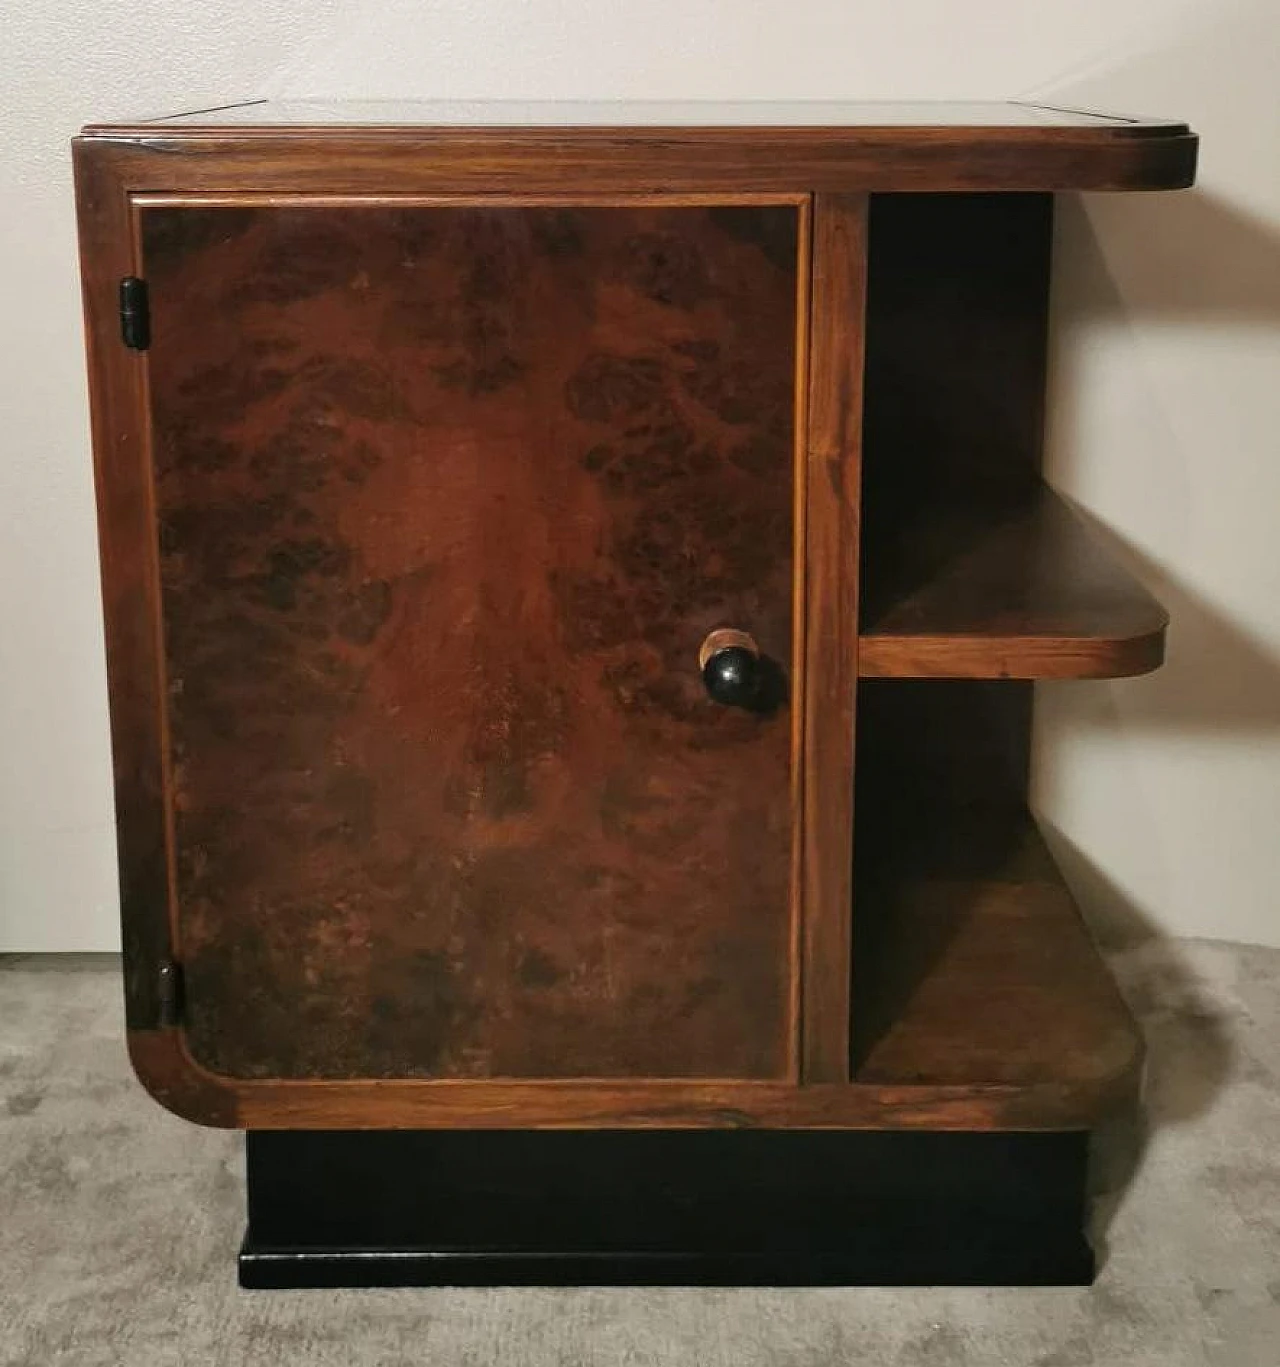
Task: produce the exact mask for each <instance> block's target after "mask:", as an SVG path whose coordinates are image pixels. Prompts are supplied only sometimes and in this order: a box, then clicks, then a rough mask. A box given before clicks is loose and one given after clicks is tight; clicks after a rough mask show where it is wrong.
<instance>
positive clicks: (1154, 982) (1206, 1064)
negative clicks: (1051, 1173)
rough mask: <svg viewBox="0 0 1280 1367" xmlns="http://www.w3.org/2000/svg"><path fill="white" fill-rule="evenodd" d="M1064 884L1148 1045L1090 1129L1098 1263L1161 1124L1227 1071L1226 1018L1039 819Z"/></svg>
mask: <svg viewBox="0 0 1280 1367" xmlns="http://www.w3.org/2000/svg"><path fill="white" fill-rule="evenodd" d="M1041 825H1042V828H1043V829H1044V835H1045V839H1046V840H1047V841H1048V843H1049V846H1050V848H1051V849H1052V851H1053V854H1054V857H1055V858H1056V859H1057V861H1058V863H1059V865H1060V867H1061V868H1062V871H1063V874H1064V875H1065V876H1066V879H1067V881H1068V883H1070V885H1071V887H1072V888H1073V889H1074V890H1075V892H1076V895H1077V896H1078V897H1079V899H1080V901H1081V902H1082V904H1084V905H1086V906H1088V907H1090V908H1091V909H1092V910H1094V911H1095V912H1096V913H1097V919H1098V923H1099V925H1100V926H1102V927H1105V929H1104V930H1103V931H1102V932H1101V933H1100V935H1099V938H1100V939H1101V941H1102V943H1103V945H1104V946H1105V947H1106V949H1107V957H1108V961H1109V962H1110V964H1111V967H1112V970H1113V972H1114V973H1115V975H1116V979H1117V981H1118V983H1119V985H1120V989H1121V991H1122V992H1123V993H1124V996H1125V1000H1126V1001H1127V1002H1128V1003H1129V1008H1130V1010H1132V1012H1133V1014H1134V1016H1135V1017H1136V1018H1137V1021H1138V1024H1139V1026H1140V1027H1141V1029H1142V1033H1143V1036H1144V1038H1145V1039H1146V1043H1147V1059H1146V1068H1145V1070H1144V1077H1143V1088H1142V1095H1141V1097H1137V1098H1135V1099H1134V1101H1133V1103H1132V1104H1131V1105H1129V1106H1127V1107H1125V1108H1124V1109H1123V1110H1121V1111H1119V1112H1118V1113H1116V1114H1115V1115H1113V1116H1111V1117H1110V1118H1109V1119H1108V1120H1107V1122H1106V1123H1105V1125H1103V1126H1102V1127H1101V1128H1100V1129H1099V1130H1098V1131H1097V1132H1096V1133H1095V1135H1094V1141H1093V1145H1094V1152H1093V1163H1092V1164H1091V1168H1090V1192H1091V1196H1092V1198H1093V1211H1092V1221H1091V1225H1092V1228H1091V1231H1090V1232H1091V1235H1092V1239H1093V1243H1094V1247H1095V1249H1096V1250H1097V1252H1098V1257H1099V1262H1100V1263H1102V1262H1105V1259H1106V1249H1107V1234H1108V1231H1109V1230H1110V1229H1111V1226H1112V1223H1113V1221H1114V1220H1115V1218H1116V1216H1117V1214H1118V1213H1119V1211H1120V1209H1121V1208H1122V1206H1123V1204H1124V1199H1125V1196H1126V1194H1127V1192H1128V1190H1129V1187H1130V1185H1131V1184H1132V1182H1133V1179H1134V1178H1135V1177H1136V1175H1137V1173H1138V1170H1139V1168H1140V1167H1141V1166H1142V1160H1143V1157H1144V1155H1145V1154H1146V1150H1147V1146H1148V1145H1149V1143H1150V1141H1151V1136H1152V1135H1153V1134H1154V1133H1155V1131H1156V1130H1158V1129H1161V1128H1163V1127H1165V1126H1174V1125H1182V1124H1186V1123H1188V1122H1190V1121H1193V1120H1196V1119H1198V1118H1199V1117H1200V1116H1202V1115H1204V1114H1206V1113H1207V1112H1208V1111H1209V1110H1210V1109H1211V1108H1212V1106H1213V1103H1214V1101H1215V1099H1216V1098H1217V1096H1218V1095H1219V1093H1220V1092H1221V1091H1222V1090H1223V1088H1224V1087H1225V1086H1226V1085H1227V1083H1228V1082H1229V1081H1230V1080H1231V1077H1232V1075H1233V1073H1234V1071H1235V1062H1236V1048H1235V1045H1234V1043H1233V1042H1232V1038H1231V1024H1230V1020H1229V1018H1228V1017H1227V1016H1226V1015H1224V1014H1223V1013H1222V1012H1220V1011H1218V1010H1217V1009H1216V1008H1215V1007H1214V1006H1213V1005H1212V1004H1211V1001H1210V998H1209V996H1208V994H1207V992H1206V990H1205V988H1204V987H1203V986H1202V984H1201V983H1200V981H1199V979H1198V978H1197V976H1196V974H1195V973H1194V972H1193V971H1192V969H1191V967H1190V965H1189V963H1188V961H1187V959H1186V957H1185V955H1184V954H1183V953H1182V952H1181V951H1180V950H1179V948H1178V944H1177V941H1175V940H1170V939H1169V938H1168V937H1167V936H1164V935H1162V934H1160V932H1159V930H1158V928H1157V927H1156V926H1155V925H1153V924H1152V923H1151V922H1150V921H1149V920H1147V919H1146V918H1145V917H1144V916H1142V915H1141V914H1140V913H1138V912H1137V911H1136V910H1135V909H1134V908H1133V906H1132V904H1131V903H1130V902H1129V900H1128V899H1127V898H1126V896H1125V894H1124V893H1123V892H1122V891H1121V890H1120V889H1119V888H1118V887H1117V886H1116V885H1115V884H1114V883H1113V882H1111V880H1110V879H1109V878H1108V877H1107V876H1106V874H1104V873H1103V872H1102V870H1101V869H1099V868H1098V867H1097V865H1096V864H1094V863H1092V862H1091V861H1090V860H1089V859H1088V858H1087V857H1086V856H1085V855H1084V854H1083V853H1082V852H1081V850H1080V849H1079V848H1078V847H1077V846H1076V845H1074V844H1073V843H1072V842H1071V841H1070V840H1068V839H1067V838H1066V837H1065V836H1064V835H1063V834H1062V833H1061V832H1060V831H1058V830H1055V829H1054V827H1053V826H1051V825H1049V824H1048V823H1044V822H1042V823H1041Z"/></svg>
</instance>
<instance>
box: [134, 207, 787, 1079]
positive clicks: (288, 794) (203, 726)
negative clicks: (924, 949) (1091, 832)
mask: <svg viewBox="0 0 1280 1367" xmlns="http://www.w3.org/2000/svg"><path fill="white" fill-rule="evenodd" d="M142 218H143V222H144V243H145V265H146V273H147V276H148V279H149V283H150V290H151V301H152V310H153V334H154V342H153V346H152V350H151V352H150V378H151V392H152V397H153V417H154V432H153V440H154V451H155V466H156V491H157V503H158V508H159V521H160V546H161V579H162V587H163V604H164V627H165V641H166V663H167V672H168V705H169V715H170V729H171V744H172V767H173V805H174V813H175V816H174V820H175V838H176V878H177V891H178V903H179V930H180V939H181V954H182V959H183V964H184V970H185V978H186V993H187V1008H186V1009H187V1022H186V1023H187V1030H188V1037H189V1042H190V1046H191V1049H192V1052H193V1054H194V1056H195V1057H196V1059H197V1060H198V1061H199V1062H200V1063H201V1064H203V1065H204V1066H206V1067H208V1068H211V1069H213V1070H215V1071H216V1072H219V1073H223V1074H229V1075H232V1076H236V1077H243V1078H266V1077H281V1078H304V1077H312V1078H317V1077H319V1078H356V1077H439V1078H483V1077H529V1078H537V1077H584V1076H587V1077H589V1076H597V1077H608V1076H620V1077H626V1076H633V1077H646V1076H651V1077H694V1076H708V1077H751V1078H757V1077H758V1078H767V1077H781V1076H785V1075H786V1074H787V1072H788V1070H789V1068H790V1060H791V1056H792V1054H791V1051H792V1032H793V1022H792V1020H791V1012H790V1009H789V978H790V973H791V964H790V951H789V944H790V919H791V909H790V896H789V893H790V861H791V846H790V841H791V818H790V794H789V788H790V782H791V756H790V735H789V730H790V727H789V717H788V715H787V706H786V704H785V701H784V702H783V703H782V705H781V706H780V707H779V709H778V711H777V712H776V713H775V714H774V715H771V716H762V715H756V714H753V713H749V712H746V711H742V710H737V709H732V708H726V707H720V706H717V705H716V704H714V703H712V702H711V701H710V700H709V699H708V698H707V696H706V693H705V691H704V689H703V687H702V683H701V680H700V677H699V671H698V648H699V645H700V643H701V641H702V639H703V638H704V637H705V635H706V634H707V633H708V632H709V631H711V630H712V629H713V628H716V627H720V626H724V625H733V626H737V627H741V628H742V629H745V630H748V631H750V632H751V633H752V634H753V635H754V636H755V637H756V639H757V641H758V642H759V644H760V647H761V649H762V651H763V652H764V654H765V655H766V656H768V657H770V658H772V659H773V660H776V661H780V662H785V661H788V660H789V659H790V657H791V612H792V608H791V592H792V546H791V540H792V534H791V483H792V473H793V459H794V457H793V444H794V430H793V427H794V424H793V399H794V366H795V337H796V331H797V329H796V317H795V293H796V274H797V270H796V256H797V242H796V235H797V226H796V225H797V218H798V214H797V210H796V208H795V207H794V206H770V207H752V206H737V207H732V208H729V207H726V208H678V209H677V208H667V207H661V208H659V207H653V206H648V207H627V208H622V207H614V208H608V209H559V208H549V207H536V208H535V207H523V208H513V207H507V208H500V207H450V208H426V209H424V208H406V207H388V206H385V205H384V206H370V205H358V204H357V205H352V206H347V207H338V206H333V205H329V206H325V207H288V208H279V207H258V208H243V209H237V208H230V207H228V208H205V209H200V208H150V209H145V210H143V212H142Z"/></svg>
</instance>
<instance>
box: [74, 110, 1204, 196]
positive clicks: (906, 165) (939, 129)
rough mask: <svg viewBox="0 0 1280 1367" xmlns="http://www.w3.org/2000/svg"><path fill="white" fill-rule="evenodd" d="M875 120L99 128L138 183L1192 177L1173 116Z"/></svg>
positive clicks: (745, 185)
mask: <svg viewBox="0 0 1280 1367" xmlns="http://www.w3.org/2000/svg"><path fill="white" fill-rule="evenodd" d="M939 110H940V113H939V116H938V122H937V123H936V124H932V125H930V124H922V125H917V126H898V127H894V126H887V127H885V126H881V127H876V126H874V125H872V126H866V127H849V128H841V127H810V128H804V127H776V128H771V127H748V126H743V127H721V128H700V127H688V126H686V127H666V128H662V127H630V128H622V127H616V128H614V127H565V128H520V127H488V128H485V127H465V126H454V127H447V126H400V127H396V126H391V127H362V126H359V125H351V124H345V125H344V124H343V123H341V122H334V123H323V124H315V125H311V126H303V125H297V126H292V127H283V128H282V127H274V128H271V127H267V128H247V127H239V126H236V125H234V124H232V125H230V126H219V124H218V122H217V115H216V113H214V114H211V115H210V116H209V122H208V123H207V124H206V125H204V126H203V127H184V126H181V125H176V124H168V125H166V124H164V123H134V124H128V123H120V124H113V125H97V126H91V127H89V128H87V129H86V130H85V134H84V140H85V141H87V142H93V143H97V144H98V146H99V147H100V148H101V149H102V150H103V153H104V154H105V155H107V156H109V157H111V158H112V159H113V160H114V162H115V165H116V168H117V175H118V176H119V178H120V180H121V182H122V184H124V185H126V186H128V187H129V189H130V190H133V191H146V190H163V189H168V190H188V191H197V190H198V191H210V192H224V193H232V194H234V193H239V192H253V191H266V192H275V193H279V192H286V191H303V192H311V193H321V194H370V193H373V194H379V193H380V194H391V193H399V194H413V193H426V194H446V193H461V194H512V193H515V194H519V193H530V192H546V193H562V194H569V195H579V196H581V195H585V194H599V193H608V192H611V191H623V192H640V193H645V192H654V191H662V192H665V193H685V192H692V193H707V192H708V191H710V192H712V193H717V194H731V193H735V192H737V193H743V192H749V193H755V192H761V191H765V192H768V191H783V192H791V193H794V192H805V193H831V194H850V193H863V192H867V191H871V192H875V191H921V190H945V191H955V190H983V191H989V190H1000V191H1015V190H1168V189H1176V188H1179V187H1181V186H1185V185H1190V184H1191V183H1192V181H1193V179H1194V178H1195V168H1196V152H1197V146H1198V143H1197V139H1196V137H1195V135H1194V134H1193V133H1191V132H1190V130H1189V129H1188V128H1187V126H1186V124H1182V123H1175V122H1158V121H1153V122H1143V121H1138V122H1127V121H1126V122H1121V123H1099V124H1095V125H1090V126H1081V125H1079V124H1076V125H1068V126H1057V127H1054V126H1052V125H1036V124H1033V123H1028V122H1026V121H1025V120H1022V119H1019V120H1017V121H1016V122H1015V123H1013V124H1011V125H1010V126H1004V127H1001V126H987V127H972V126H971V127H964V126H948V113H947V106H945V105H940V106H939Z"/></svg>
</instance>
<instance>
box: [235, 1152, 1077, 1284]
mask: <svg viewBox="0 0 1280 1367" xmlns="http://www.w3.org/2000/svg"><path fill="white" fill-rule="evenodd" d="M247 1143H248V1185H249V1231H248V1233H247V1235H246V1236H245V1242H244V1247H243V1249H242V1250H241V1253H240V1264H239V1266H240V1281H241V1284H242V1285H243V1286H246V1287H262V1288H266V1287H280V1288H283V1287H306V1286H330V1287H331V1286H435V1285H451V1286H474V1285H568V1284H573V1285H793V1286H794V1285H873V1284H884V1285H890V1284H897V1285H988V1284H1006V1285H1068V1284H1070V1285H1080V1284H1085V1283H1088V1282H1089V1281H1091V1280H1092V1278H1093V1272H1094V1261H1093V1254H1092V1251H1091V1249H1090V1247H1089V1244H1088V1242H1087V1240H1086V1239H1085V1236H1084V1232H1083V1231H1084V1222H1085V1174H1086V1161H1087V1149H1088V1136H1087V1134H1085V1133H1083V1132H1079V1131H1076V1132H1069V1133H1056V1134H1055V1133H1048V1134H1028V1133H1003V1134H1001V1133H985V1134H976V1133H951V1134H940V1133H921V1132H898V1131H880V1132H867V1131H854V1132H837V1131H763V1130H761V1131H654V1130H649V1131H617V1130H605V1131H515V1130H508V1131H491V1130H490V1131H480V1132H474V1131H472V1132H468V1131H421V1130H416V1131H365V1132H353V1131H277V1132H265V1131H264V1132H251V1133H250V1134H249V1135H248V1136H247Z"/></svg>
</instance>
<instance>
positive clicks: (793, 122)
mask: <svg viewBox="0 0 1280 1367" xmlns="http://www.w3.org/2000/svg"><path fill="white" fill-rule="evenodd" d="M158 125H166V126H175V127H181V128H212V129H222V128H229V129H242V128H264V129H265V128H291V129H292V128H301V127H307V128H317V129H321V128H334V127H337V128H341V127H356V128H376V127H381V128H403V129H412V128H459V129H460V128H566V129H567V128H615V129H625V128H751V129H759V128H827V129H833V130H834V129H871V128H877V129H879V128H884V129H896V130H901V131H904V132H905V131H907V130H913V131H914V130H929V129H947V130H956V129H965V128H972V129H979V130H983V131H987V132H990V131H994V130H997V129H999V130H1004V131H1009V132H1017V131H1025V132H1032V133H1034V132H1036V131H1039V132H1042V133H1043V132H1049V131H1053V130H1061V131H1075V132H1080V131H1083V130H1092V131H1095V132H1101V133H1104V134H1110V135H1120V136H1129V137H1132V136H1143V135H1151V134H1169V133H1171V132H1175V131H1181V130H1185V127H1186V126H1185V124H1181V123H1179V122H1177V121H1176V120H1170V119H1146V118H1136V117H1132V116H1126V115H1117V114H1103V113H1095V112H1090V111H1086V110H1075V109H1055V108H1052V107H1049V106H1045V105H1036V104H1023V103H1019V102H1012V101H1010V102H1004V101H967V102H945V101H909V102H901V101H877V100H860V101H859V100H739V101H721V100H632V101H628V100H618V101H610V100H554V101H552V100H320V99H299V100H255V101H250V102H246V103H243V104H232V105H226V106H221V107H218V108H206V109H197V110H192V111H189V112H186V113H180V114H171V115H165V116H162V117H156V118H146V119H128V120H124V119H121V120H111V121H106V122H103V123H98V124H91V125H89V127H88V129H87V130H86V131H88V132H98V131H102V132H106V131H114V130H121V129H132V128H147V129H154V128H155V127H157V126H158Z"/></svg>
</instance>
